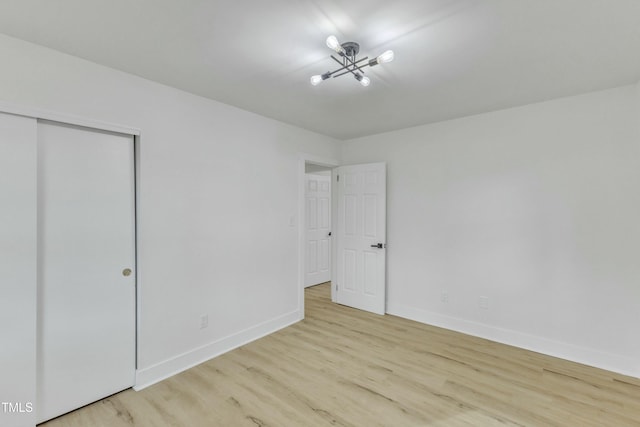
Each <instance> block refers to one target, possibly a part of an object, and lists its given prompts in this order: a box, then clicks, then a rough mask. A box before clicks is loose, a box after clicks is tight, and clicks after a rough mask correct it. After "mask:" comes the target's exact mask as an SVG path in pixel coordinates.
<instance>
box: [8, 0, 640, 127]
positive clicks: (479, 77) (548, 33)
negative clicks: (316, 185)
mask: <svg viewBox="0 0 640 427" xmlns="http://www.w3.org/2000/svg"><path fill="white" fill-rule="evenodd" d="M0 32H2V33H5V34H7V35H10V36H13V37H17V38H20V39H24V40H27V41H30V42H34V43H37V44H40V45H44V46H47V47H51V48H53V49H57V50H59V51H62V52H66V53H69V54H72V55H75V56H78V57H81V58H85V59H88V60H91V61H94V62H97V63H100V64H104V65H107V66H109V67H113V68H116V69H119V70H123V71H126V72H129V73H132V74H136V75H139V76H142V77H145V78H148V79H151V80H155V81H158V82H161V83H164V84H167V85H170V86H174V87H176V88H180V89H183V90H186V91H189V92H192V93H195V94H199V95H202V96H205V97H208V98H211V99H215V100H218V101H221V102H224V103H227V104H231V105H235V106H237V107H240V108H243V109H246V110H249V111H253V112H256V113H258V114H262V115H264V116H267V117H272V118H274V119H278V120H281V121H284V122H287V123H291V124H293V125H296V126H300V127H303V128H306V129H310V130H313V131H317V132H320V133H323V134H326V135H330V136H333V137H335V138H339V139H348V138H353V137H359V136H364V135H369V134H375V133H380V132H385V131H389V130H394V129H399V128H404V127H409V126H415V125H420V124H425V123H432V122H436V121H441V120H446V119H451V118H455V117H461V116H467V115H471V114H477V113H481V112H486V111H493V110H498V109H503V108H507V107H512V106H517V105H524V104H528V103H532V102H536V101H542V100H546V99H552V98H557V97H562V96H567V95H573V94H578V93H583V92H588V91H593V90H598V89H605V88H609V87H615V86H621V85H625V84H631V83H635V82H637V81H638V80H640V1H638V0H394V1H390V0H348V1H341V0H268V1H267V0H57V1H52V0H2V2H0ZM330 34H335V35H336V36H337V37H338V39H339V40H340V41H341V42H344V41H356V42H358V43H360V46H361V54H362V55H367V56H369V57H374V56H376V55H377V54H379V53H381V52H383V51H385V50H387V49H393V50H394V51H395V54H396V59H395V61H394V62H392V63H390V64H384V65H381V66H377V67H375V68H371V69H369V70H368V71H367V75H369V76H370V78H371V85H370V86H369V87H367V88H364V87H362V86H361V85H360V84H358V83H357V82H356V81H355V80H354V79H353V78H351V77H350V76H343V77H339V78H337V79H330V80H327V81H325V82H323V83H322V84H320V85H318V86H315V87H314V86H311V85H310V84H309V77H310V76H311V75H313V74H321V73H323V72H325V71H329V70H333V69H335V68H336V65H337V64H335V63H334V62H333V61H332V60H331V59H330V58H329V55H330V54H331V53H332V51H330V50H329V49H328V48H327V47H326V46H325V39H326V37H327V36H328V35H330ZM4 60H9V59H8V58H4Z"/></svg>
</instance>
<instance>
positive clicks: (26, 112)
mask: <svg viewBox="0 0 640 427" xmlns="http://www.w3.org/2000/svg"><path fill="white" fill-rule="evenodd" d="M0 111H2V112H5V113H8V114H13V115H15V116H23V117H30V118H34V119H43V120H50V121H53V122H60V123H66V124H70V125H76V126H83V127H87V128H92V129H98V130H105V131H109V132H117V133H124V134H127V135H135V136H138V135H140V129H138V128H134V127H132V126H125V125H118V124H114V123H108V122H102V121H99V120H93V119H88V118H86V117H80V116H75V115H72V114H62V113H56V112H53V111H48V110H43V109H40V108H35V107H30V106H26V105H19V104H13V103H9V102H5V101H1V100H0Z"/></svg>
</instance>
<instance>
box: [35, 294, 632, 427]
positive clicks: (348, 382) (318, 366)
mask: <svg viewBox="0 0 640 427" xmlns="http://www.w3.org/2000/svg"><path fill="white" fill-rule="evenodd" d="M329 292H330V289H329V285H327V284H325V285H320V286H316V287H313V288H308V289H307V291H306V310H307V313H306V319H305V320H304V321H302V322H299V323H297V324H295V325H293V326H291V327H288V328H286V329H283V330H281V331H279V332H277V333H275V334H272V335H270V336H268V337H265V338H263V339H260V340H258V341H255V342H253V343H251V344H248V345H245V346H243V347H241V348H238V349H236V350H234V351H232V352H229V353H227V354H225V355H223V356H220V357H217V358H216V359H213V360H210V361H208V362H206V363H203V364H202V365H199V366H197V367H195V368H193V369H190V370H188V371H186V372H183V373H181V374H179V375H176V376H174V377H172V378H169V379H167V380H165V381H163V382H161V383H159V384H156V385H154V386H151V387H149V388H147V389H144V390H142V391H140V392H135V391H132V390H128V391H124V392H122V393H120V394H117V395H115V396H112V397H109V398H107V399H104V400H102V401H100V402H97V403H95V404H93V405H89V406H87V407H85V408H82V409H80V410H78V411H75V412H72V413H70V414H68V415H66V416H63V417H60V418H58V419H55V420H53V421H50V422H48V423H46V424H43V426H46V427H59V426H78V427H87V426H96V427H97V426H105V427H106V426H108V427H120V426H132V425H134V426H180V427H183V426H189V427H200V426H203V427H204V426H225V427H236V426H250V427H256V426H259V427H267V426H271V427H276V426H277V427H285V426H295V427H306V426H367V427H368V426H394V427H404V426H407V427H408V426H474V427H478V426H498V425H499V426H514V425H515V426H572V427H573V426H611V427H621V426H640V380H637V379H633V378H628V377H624V376H621V375H616V374H612V373H610V372H606V371H602V370H598V369H594V368H588V367H585V366H581V365H578V364H575V363H571V362H566V361H562V360H559V359H554V358H551V357H547V356H543V355H540V354H537V353H532V352H529V351H525V350H520V349H517V348H513V347H509V346H505V345H501V344H496V343H493V342H489V341H486V340H482V339H478V338H473V337H469V336H466V335H462V334H458V333H454V332H450V331H447V330H443V329H439V328H435V327H430V326H426V325H422V324H419V323H416V322H412V321H409V320H404V319H401V318H398V317H394V316H388V315H387V316H376V315H373V314H369V313H365V312H362V311H359V310H354V309H350V308H347V307H343V306H339V305H336V304H332V303H331V302H330V297H329Z"/></svg>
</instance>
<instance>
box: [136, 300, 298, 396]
mask: <svg viewBox="0 0 640 427" xmlns="http://www.w3.org/2000/svg"><path fill="white" fill-rule="evenodd" d="M299 320H300V314H299V313H298V311H297V310H296V311H292V312H291V313H288V314H285V315H282V316H279V317H276V318H275V319H272V320H268V321H266V322H263V323H260V324H258V325H256V326H252V327H250V328H247V329H245V330H243V331H240V332H238V333H236V334H233V335H230V336H228V337H225V338H222V339H219V340H217V341H214V342H212V343H210V344H207V345H204V346H202V347H199V348H196V349H194V350H191V351H188V352H186V353H183V354H180V355H178V356H176V357H173V358H171V359H167V360H165V361H164V362H160V363H158V364H156V365H153V366H150V367H148V368H145V369H139V370H137V371H136V385H135V386H134V387H133V389H134V390H136V391H140V390H142V389H144V388H146V387H149V386H150V385H153V384H155V383H157V382H160V381H162V380H164V379H166V378H169V377H172V376H173V375H176V374H178V373H180V372H183V371H186V370H187V369H190V368H192V367H194V366H196V365H199V364H201V363H203V362H206V361H207V360H210V359H213V358H214V357H216V356H219V355H221V354H224V353H227V352H229V351H231V350H233V349H235V348H238V347H240V346H243V345H245V344H248V343H250V342H251V341H255V340H257V339H259V338H262V337H264V336H266V335H269V334H272V333H274V332H276V331H278V330H280V329H283V328H286V327H287V326H290V325H292V324H294V323H296V322H298V321H299Z"/></svg>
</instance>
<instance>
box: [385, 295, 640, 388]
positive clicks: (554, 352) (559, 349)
mask: <svg viewBox="0 0 640 427" xmlns="http://www.w3.org/2000/svg"><path fill="white" fill-rule="evenodd" d="M387 313H388V314H392V315H394V316H398V317H403V318H405V319H409V320H414V321H416V322H420V323H424V324H427V325H433V326H437V327H440V328H444V329H449V330H452V331H456V332H461V333H464V334H467V335H472V336H475V337H479V338H484V339H488V340H490V341H495V342H499V343H502V344H507V345H511V346H514V347H519V348H523V349H525V350H530V351H535V352H536V353H542V354H546V355H548V356H553V357H558V358H561V359H565V360H569V361H572V362H577V363H581V364H583V365H588V366H593V367H596V368H600V369H605V370H607V371H611V372H616V373H619V374H622V375H627V376H631V377H635V378H640V367H639V365H640V363H639V362H638V361H637V360H635V359H633V358H630V357H627V356H620V355H616V354H610V353H606V352H602V351H599V350H594V349H590V348H584V347H579V346H575V345H572V344H567V343H563V342H559V341H554V340H549V339H547V338H542V337H538V336H535V335H529V334H526V333H523V332H518V331H514V330H510V329H503V328H497V327H494V326H490V325H486V324H483V323H477V322H472V321H469V320H465V319H460V318H456V317H450V316H446V315H442V314H439V313H434V312H430V311H426V310H421V309H417V308H414V307H409V306H405V305H402V304H394V303H387Z"/></svg>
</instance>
